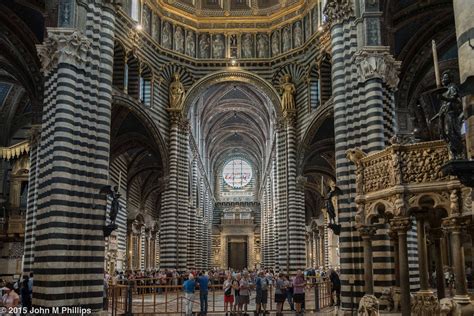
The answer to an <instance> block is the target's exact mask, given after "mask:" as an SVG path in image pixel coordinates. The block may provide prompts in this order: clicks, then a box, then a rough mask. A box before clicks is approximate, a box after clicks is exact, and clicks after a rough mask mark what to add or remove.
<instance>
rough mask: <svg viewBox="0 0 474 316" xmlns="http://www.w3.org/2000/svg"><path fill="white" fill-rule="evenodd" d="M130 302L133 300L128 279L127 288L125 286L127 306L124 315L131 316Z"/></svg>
mask: <svg viewBox="0 0 474 316" xmlns="http://www.w3.org/2000/svg"><path fill="white" fill-rule="evenodd" d="M132 302H133V294H132V286H131V284H130V280H128V288H127V302H126V303H127V308H126V311H125V316H133V313H132Z"/></svg>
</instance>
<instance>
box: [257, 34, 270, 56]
mask: <svg viewBox="0 0 474 316" xmlns="http://www.w3.org/2000/svg"><path fill="white" fill-rule="evenodd" d="M267 53H268V37H267V35H265V34H258V35H257V57H258V58H267V57H268V55H267Z"/></svg>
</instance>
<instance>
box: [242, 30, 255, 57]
mask: <svg viewBox="0 0 474 316" xmlns="http://www.w3.org/2000/svg"><path fill="white" fill-rule="evenodd" d="M252 46H253V43H252V35H250V34H244V35H243V36H242V57H243V58H252V57H253V56H252V55H253V54H252Z"/></svg>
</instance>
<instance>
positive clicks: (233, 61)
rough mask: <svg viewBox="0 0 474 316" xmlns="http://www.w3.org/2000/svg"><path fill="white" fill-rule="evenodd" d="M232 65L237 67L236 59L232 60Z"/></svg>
mask: <svg viewBox="0 0 474 316" xmlns="http://www.w3.org/2000/svg"><path fill="white" fill-rule="evenodd" d="M230 64H231V65H232V66H236V65H237V60H236V59H235V58H232V59H231V60H230Z"/></svg>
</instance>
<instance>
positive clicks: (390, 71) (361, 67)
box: [354, 46, 401, 90]
mask: <svg viewBox="0 0 474 316" xmlns="http://www.w3.org/2000/svg"><path fill="white" fill-rule="evenodd" d="M354 62H355V64H356V65H357V78H358V80H359V82H360V83H364V82H366V81H367V80H369V79H373V78H380V79H382V80H383V81H384V82H385V83H386V84H387V85H388V86H389V87H390V88H391V89H393V90H396V89H397V86H398V83H399V81H400V79H399V78H398V74H399V72H400V66H401V62H400V61H397V60H395V58H393V56H392V55H391V54H390V52H389V50H388V47H385V46H381V47H374V48H372V47H370V48H369V47H364V48H362V49H359V50H358V51H357V52H356V53H355V54H354Z"/></svg>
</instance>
